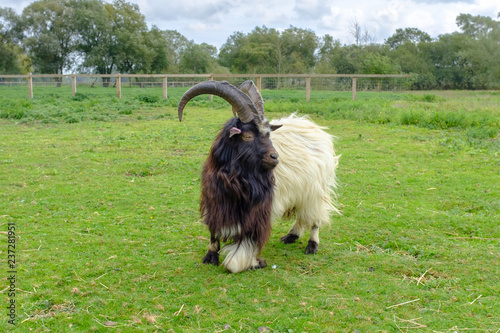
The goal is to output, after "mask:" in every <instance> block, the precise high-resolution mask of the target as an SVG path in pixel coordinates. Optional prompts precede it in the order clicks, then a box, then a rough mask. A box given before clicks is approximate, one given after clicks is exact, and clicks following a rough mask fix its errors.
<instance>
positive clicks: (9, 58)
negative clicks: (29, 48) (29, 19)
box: [0, 8, 32, 74]
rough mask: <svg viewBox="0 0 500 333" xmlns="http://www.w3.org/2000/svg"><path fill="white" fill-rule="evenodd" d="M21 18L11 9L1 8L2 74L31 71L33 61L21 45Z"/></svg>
mask: <svg viewBox="0 0 500 333" xmlns="http://www.w3.org/2000/svg"><path fill="white" fill-rule="evenodd" d="M19 21H20V17H19V16H18V15H16V13H15V12H14V11H13V10H12V9H11V8H0V73H1V74H19V73H21V74H26V73H28V72H30V71H31V70H32V69H31V59H30V58H29V57H28V56H27V55H26V54H25V53H24V52H23V51H22V49H21V47H20V46H19V45H18V43H19V38H20V35H19V31H18V29H17V28H18V26H19Z"/></svg>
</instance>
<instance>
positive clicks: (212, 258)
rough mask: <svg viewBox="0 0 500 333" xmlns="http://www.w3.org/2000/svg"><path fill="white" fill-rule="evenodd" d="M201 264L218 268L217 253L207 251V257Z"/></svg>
mask: <svg viewBox="0 0 500 333" xmlns="http://www.w3.org/2000/svg"><path fill="white" fill-rule="evenodd" d="M203 263H204V264H211V265H215V266H219V253H218V252H215V251H208V252H207V255H206V256H205V257H204V258H203Z"/></svg>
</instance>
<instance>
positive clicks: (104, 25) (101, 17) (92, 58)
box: [74, 0, 158, 86]
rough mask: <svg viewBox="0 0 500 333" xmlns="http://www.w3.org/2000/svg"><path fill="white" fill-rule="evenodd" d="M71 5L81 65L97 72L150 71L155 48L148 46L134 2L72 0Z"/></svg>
mask: <svg viewBox="0 0 500 333" xmlns="http://www.w3.org/2000/svg"><path fill="white" fill-rule="evenodd" d="M74 5H75V11H76V20H75V22H76V23H75V25H76V29H77V32H78V40H79V44H78V50H79V52H81V54H82V57H83V63H82V65H81V68H82V69H85V68H87V69H88V70H90V71H92V72H95V73H97V74H111V73H113V72H115V71H117V72H120V73H138V72H149V71H150V68H151V65H152V63H153V61H154V60H155V56H156V52H155V49H151V48H149V47H148V46H151V43H152V40H150V39H149V40H148V35H147V33H148V30H147V26H146V22H145V18H144V16H143V15H142V14H141V13H140V11H139V7H138V6H137V5H135V4H131V3H127V2H125V1H123V0H115V1H114V2H113V3H112V4H108V3H106V4H105V3H103V2H102V1H101V0H74ZM149 37H151V36H149ZM148 42H149V43H150V44H149V45H148ZM157 60H158V59H157ZM107 82H109V79H105V80H104V85H105V86H107Z"/></svg>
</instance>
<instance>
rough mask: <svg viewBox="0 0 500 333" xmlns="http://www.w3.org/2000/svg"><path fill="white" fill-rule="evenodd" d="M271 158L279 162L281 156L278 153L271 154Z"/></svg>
mask: <svg viewBox="0 0 500 333" xmlns="http://www.w3.org/2000/svg"><path fill="white" fill-rule="evenodd" d="M269 156H271V158H272V159H273V160H277V159H278V156H279V155H278V153H271V155H269Z"/></svg>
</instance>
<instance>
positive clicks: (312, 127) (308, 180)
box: [178, 81, 339, 273]
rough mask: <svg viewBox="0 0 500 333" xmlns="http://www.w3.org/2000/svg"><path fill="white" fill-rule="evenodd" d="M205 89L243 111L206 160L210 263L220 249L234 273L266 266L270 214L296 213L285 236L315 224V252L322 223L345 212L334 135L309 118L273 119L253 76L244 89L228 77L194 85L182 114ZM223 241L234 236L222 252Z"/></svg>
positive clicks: (290, 238) (203, 207)
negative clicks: (338, 191)
mask: <svg viewBox="0 0 500 333" xmlns="http://www.w3.org/2000/svg"><path fill="white" fill-rule="evenodd" d="M201 94H213V95H217V96H220V97H222V98H223V99H225V100H226V101H227V102H229V103H230V104H231V105H232V108H233V113H234V114H235V115H237V117H235V118H233V119H231V120H229V121H228V122H227V123H226V124H225V125H224V127H223V129H222V130H221V131H220V132H219V134H218V135H217V137H216V139H215V141H214V143H213V145H212V148H211V150H210V153H209V156H208V158H207V160H206V162H205V164H204V166H203V171H202V180H201V186H202V191H201V203H200V211H201V214H202V215H203V219H204V223H205V224H206V225H207V226H208V229H209V231H210V245H209V248H208V253H207V254H206V256H205V257H204V258H203V262H204V263H208V264H214V265H218V264H219V252H221V253H222V254H224V255H225V260H224V261H223V265H224V267H225V268H226V269H227V270H229V271H230V272H233V273H237V272H241V271H243V270H246V269H252V268H263V267H265V266H266V261H265V260H264V259H262V258H259V255H260V252H261V250H262V248H263V246H264V244H265V243H266V242H267V241H268V239H269V236H270V233H271V221H272V220H274V219H276V218H280V217H282V216H284V215H290V214H291V213H293V214H295V215H296V221H295V223H294V224H293V226H292V228H291V230H290V232H289V233H288V234H287V235H286V236H284V237H282V238H281V240H282V241H283V242H284V243H293V242H295V241H296V240H297V239H298V238H299V237H300V236H302V234H303V233H304V231H305V230H310V232H311V233H310V239H309V242H308V245H307V248H306V253H316V252H317V250H318V245H319V228H320V227H321V226H323V225H325V224H327V223H329V221H330V216H331V213H332V212H337V213H338V212H339V211H338V210H337V209H336V208H335V206H334V204H333V198H334V188H335V187H336V176H335V171H336V168H337V164H338V156H336V155H335V151H334V147H333V143H332V136H330V135H329V134H328V133H326V132H325V131H324V128H322V127H320V126H318V125H316V124H314V123H313V122H311V121H310V120H308V119H307V118H304V117H296V116H295V115H291V116H289V117H286V118H282V119H280V120H277V121H272V122H269V121H268V120H267V119H266V117H265V115H264V103H263V100H262V97H261V95H260V93H259V91H258V89H257V88H256V87H255V86H254V84H253V82H252V81H246V82H244V83H243V84H242V85H241V86H240V88H239V89H238V88H236V87H234V86H232V85H230V84H229V83H227V82H225V81H222V82H217V81H206V82H202V83H199V84H197V85H195V86H193V87H192V88H191V89H189V90H188V91H187V92H186V93H185V94H184V96H183V97H182V99H181V101H180V102H179V107H178V113H179V120H182V113H183V110H184V107H185V106H186V104H187V102H189V100H191V99H192V98H194V97H195V96H198V95H201ZM278 129H279V130H278ZM278 159H279V163H278ZM221 241H222V242H228V241H229V242H231V243H230V244H228V245H226V246H225V247H224V248H223V249H222V251H220V242H221Z"/></svg>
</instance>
